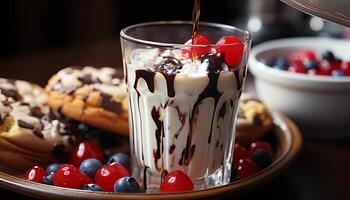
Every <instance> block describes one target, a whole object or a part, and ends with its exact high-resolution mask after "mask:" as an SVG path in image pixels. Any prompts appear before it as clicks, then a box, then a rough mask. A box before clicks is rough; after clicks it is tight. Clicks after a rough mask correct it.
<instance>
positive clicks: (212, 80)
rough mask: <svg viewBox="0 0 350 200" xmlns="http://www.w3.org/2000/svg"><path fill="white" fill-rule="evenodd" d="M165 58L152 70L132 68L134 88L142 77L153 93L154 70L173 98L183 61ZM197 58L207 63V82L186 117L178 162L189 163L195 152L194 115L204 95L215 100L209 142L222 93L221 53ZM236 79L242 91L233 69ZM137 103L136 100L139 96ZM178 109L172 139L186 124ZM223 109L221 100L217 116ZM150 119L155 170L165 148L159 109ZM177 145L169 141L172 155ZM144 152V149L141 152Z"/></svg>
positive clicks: (222, 60)
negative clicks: (186, 129)
mask: <svg viewBox="0 0 350 200" xmlns="http://www.w3.org/2000/svg"><path fill="white" fill-rule="evenodd" d="M164 59H165V60H164V61H163V62H162V63H161V65H159V66H158V67H157V68H156V69H155V70H151V69H139V70H136V71H135V74H136V77H135V82H134V88H135V90H136V91H137V85H138V82H139V80H140V79H144V81H145V82H146V84H147V87H148V89H149V91H150V92H152V93H154V90H155V83H154V77H155V74H156V73H157V72H159V73H160V74H162V75H163V76H164V78H165V79H166V83H167V90H168V96H169V97H174V96H175V90H174V80H175V78H176V75H177V73H178V72H179V71H180V70H181V68H182V63H181V62H180V61H178V60H177V59H175V58H172V57H164ZM199 61H200V62H201V63H202V64H203V63H207V70H208V74H207V76H208V79H209V83H208V84H207V87H206V88H205V89H204V90H203V91H202V93H201V94H199V96H198V99H197V101H196V102H195V104H194V106H193V109H192V113H191V115H190V116H189V121H190V131H189V133H188V135H187V139H186V146H185V148H184V149H183V150H182V154H181V158H180V160H179V162H178V163H179V165H189V163H190V162H191V159H192V157H193V155H194V152H195V149H196V146H195V145H194V144H192V137H193V127H194V125H193V124H194V123H195V121H196V120H195V118H196V115H197V112H198V107H199V105H200V104H201V103H202V102H203V100H204V99H206V98H213V99H214V104H215V107H214V112H213V116H212V123H211V128H210V133H209V136H208V140H207V142H208V143H211V138H212V132H213V124H214V119H215V113H216V110H217V109H218V108H217V104H218V102H219V99H220V98H221V96H222V93H221V92H219V91H218V80H219V76H220V72H221V71H223V70H224V69H223V67H224V66H225V61H224V58H223V56H222V55H221V54H220V53H216V54H208V55H205V56H202V57H200V58H199ZM234 74H235V78H236V83H237V86H236V87H237V90H238V91H241V89H242V80H241V78H240V76H239V70H236V71H234ZM137 93H138V98H139V97H140V93H139V92H138V91H137ZM138 102H139V99H138ZM168 103H169V101H168V102H167V103H166V104H165V105H164V106H162V107H163V108H165V107H166V106H168V105H167V104H168ZM230 106H231V107H233V106H234V105H233V101H232V100H231V102H230ZM176 109H177V112H178V116H179V119H180V121H181V123H182V127H181V128H180V130H179V131H178V133H177V134H176V135H175V138H177V137H178V134H179V132H180V131H181V129H182V128H183V126H184V124H185V121H186V120H185V119H186V117H187V115H184V114H182V113H181V112H180V110H179V108H178V107H177V108H176ZM226 109H227V102H224V103H223V105H222V106H221V107H220V110H219V112H218V117H219V118H224V116H225V114H226ZM152 119H153V121H154V122H155V124H156V126H157V129H156V131H155V137H156V141H157V149H155V150H154V151H153V157H154V163H155V166H156V168H157V170H159V171H160V170H161V168H160V167H158V165H157V163H158V160H159V159H160V158H161V154H162V153H161V152H163V151H164V148H163V141H162V139H163V137H164V125H163V122H162V121H161V120H160V119H159V110H157V109H156V108H155V107H153V108H152ZM175 148H176V146H175V145H174V144H172V145H171V146H170V148H169V151H168V152H169V154H172V153H173V152H174V150H175ZM142 154H143V151H142Z"/></svg>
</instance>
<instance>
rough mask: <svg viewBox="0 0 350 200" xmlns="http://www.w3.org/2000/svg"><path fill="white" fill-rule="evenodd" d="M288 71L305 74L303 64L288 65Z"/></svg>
mask: <svg viewBox="0 0 350 200" xmlns="http://www.w3.org/2000/svg"><path fill="white" fill-rule="evenodd" d="M288 71H289V72H294V73H300V74H306V70H305V68H304V67H303V66H299V65H296V66H290V67H289V68H288Z"/></svg>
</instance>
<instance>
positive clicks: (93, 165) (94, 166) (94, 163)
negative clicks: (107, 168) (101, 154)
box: [79, 158, 103, 179]
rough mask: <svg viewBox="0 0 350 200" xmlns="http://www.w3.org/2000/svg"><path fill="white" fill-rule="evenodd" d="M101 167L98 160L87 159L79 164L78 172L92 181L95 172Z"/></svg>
mask: <svg viewBox="0 0 350 200" xmlns="http://www.w3.org/2000/svg"><path fill="white" fill-rule="evenodd" d="M102 166H103V165H102V163H101V162H100V161H99V160H97V159H95V158H89V159H86V160H84V161H83V162H82V163H81V165H80V167H79V170H80V172H81V173H85V174H86V175H88V176H89V177H90V178H92V179H93V178H94V177H95V174H96V172H97V170H98V169H99V168H101V167H102Z"/></svg>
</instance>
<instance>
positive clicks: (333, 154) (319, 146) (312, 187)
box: [0, 38, 350, 200]
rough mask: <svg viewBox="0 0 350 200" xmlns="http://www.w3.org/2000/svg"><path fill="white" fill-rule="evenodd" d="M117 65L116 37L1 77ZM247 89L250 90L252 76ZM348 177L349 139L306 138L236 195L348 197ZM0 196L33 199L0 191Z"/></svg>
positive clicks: (28, 58) (23, 60)
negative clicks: (269, 175)
mask: <svg viewBox="0 0 350 200" xmlns="http://www.w3.org/2000/svg"><path fill="white" fill-rule="evenodd" d="M121 64H122V62H121V52H120V45H119V39H118V38H115V39H110V40H105V41H99V42H96V43H93V44H89V45H85V46H72V47H65V48H62V49H57V50H49V51H45V52H37V53H32V54H29V55H20V56H17V57H12V58H8V59H2V60H0V77H6V78H16V79H23V80H30V81H33V82H36V83H38V84H41V85H45V83H46V81H47V80H48V79H49V78H50V75H51V74H53V73H55V72H56V71H57V70H59V69H60V68H62V67H65V66H68V65H92V66H117V67H121ZM246 89H247V90H248V92H253V93H254V84H253V79H252V78H251V77H250V78H249V79H248V81H247V87H246ZM335 120H336V119H335ZM349 123H350V122H349ZM301 131H302V130H301ZM349 135H350V130H349ZM349 181H350V137H349V138H345V139H341V140H319V139H314V138H304V147H303V150H302V152H301V154H300V156H299V158H298V159H297V160H296V162H295V163H294V164H293V166H291V167H290V169H288V170H287V171H286V172H285V173H284V174H282V175H281V176H280V177H278V178H276V179H274V180H273V181H272V182H270V183H268V184H266V185H264V186H261V187H260V188H257V189H254V190H252V191H248V192H246V193H244V194H242V195H241V196H240V198H239V199H261V198H263V199H265V198H271V199H277V198H278V199H293V200H296V199H301V200H304V199H305V200H309V199H317V200H323V199H325V200H326V199H327V200H329V199H349V196H350V195H349V193H350V184H349ZM0 199H1V200H5V199H9V200H15V199H23V200H29V199H31V198H27V197H24V196H21V195H18V194H16V193H13V192H10V191H7V190H4V189H0Z"/></svg>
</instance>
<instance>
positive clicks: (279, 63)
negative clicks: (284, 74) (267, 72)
mask: <svg viewBox="0 0 350 200" xmlns="http://www.w3.org/2000/svg"><path fill="white" fill-rule="evenodd" d="M273 67H274V68H276V69H280V70H287V69H288V67H289V62H288V60H287V59H285V58H283V57H278V58H277V59H276V62H275V64H274V66H273Z"/></svg>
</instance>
